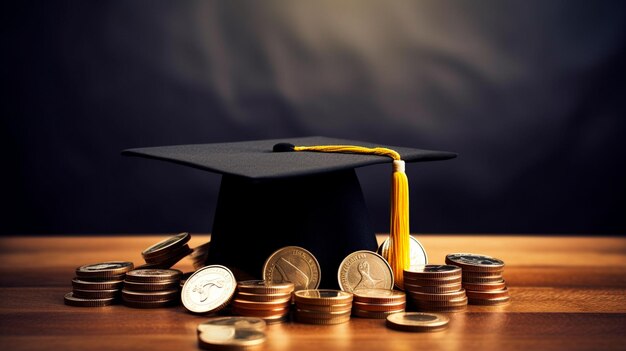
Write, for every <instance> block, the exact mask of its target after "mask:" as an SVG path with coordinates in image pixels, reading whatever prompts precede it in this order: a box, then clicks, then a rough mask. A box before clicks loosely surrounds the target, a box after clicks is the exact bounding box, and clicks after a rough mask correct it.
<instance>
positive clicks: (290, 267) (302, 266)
mask: <svg viewBox="0 0 626 351" xmlns="http://www.w3.org/2000/svg"><path fill="white" fill-rule="evenodd" d="M320 274H321V273H320V264H319V262H317V259H316V258H315V256H313V254H312V253H310V252H309V251H307V250H306V249H303V248H301V247H298V246H287V247H283V248H281V249H279V250H277V251H276V252H274V253H273V254H272V255H271V256H270V257H269V258H268V259H267V260H266V261H265V264H264V265H263V278H264V280H266V281H269V282H273V283H284V282H292V283H293V284H294V286H295V291H298V290H304V289H317V287H318V286H319V284H320V278H321V275H320Z"/></svg>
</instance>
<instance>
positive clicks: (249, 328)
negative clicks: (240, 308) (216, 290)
mask: <svg viewBox="0 0 626 351" xmlns="http://www.w3.org/2000/svg"><path fill="white" fill-rule="evenodd" d="M265 324H266V323H265V322H264V321H263V320H262V319H260V318H251V317H216V318H211V319H209V320H208V321H206V322H204V323H201V324H200V325H198V329H197V330H198V346H199V347H200V348H201V349H205V350H240V349H247V348H250V347H254V346H258V345H261V344H263V343H264V342H265V339H266V336H265Z"/></svg>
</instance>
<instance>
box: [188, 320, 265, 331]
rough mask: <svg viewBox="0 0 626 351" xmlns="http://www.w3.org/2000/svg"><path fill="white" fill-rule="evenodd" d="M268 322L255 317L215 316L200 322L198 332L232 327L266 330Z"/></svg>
mask: <svg viewBox="0 0 626 351" xmlns="http://www.w3.org/2000/svg"><path fill="white" fill-rule="evenodd" d="M266 325H267V323H265V321H264V320H263V319H261V318H255V317H215V318H211V319H209V320H208V321H206V322H202V323H200V324H198V328H197V331H198V334H199V333H203V332H204V331H208V330H209V329H212V328H216V327H217V328H220V327H224V326H226V327H232V328H235V329H250V330H259V331H263V330H265V327H266Z"/></svg>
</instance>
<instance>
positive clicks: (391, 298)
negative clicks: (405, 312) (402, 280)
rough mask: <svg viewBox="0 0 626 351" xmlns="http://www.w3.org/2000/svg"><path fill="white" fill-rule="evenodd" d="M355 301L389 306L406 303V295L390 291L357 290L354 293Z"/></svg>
mask: <svg viewBox="0 0 626 351" xmlns="http://www.w3.org/2000/svg"><path fill="white" fill-rule="evenodd" d="M353 294H354V301H355V302H356V301H359V302H366V303H374V304H387V303H391V304H392V303H400V302H406V294H405V293H404V292H402V291H397V290H389V289H357V290H355V291H353Z"/></svg>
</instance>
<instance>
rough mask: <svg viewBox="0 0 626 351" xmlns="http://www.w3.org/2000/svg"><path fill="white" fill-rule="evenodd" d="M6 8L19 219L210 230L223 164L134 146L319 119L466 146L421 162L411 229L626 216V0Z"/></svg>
mask: <svg viewBox="0 0 626 351" xmlns="http://www.w3.org/2000/svg"><path fill="white" fill-rule="evenodd" d="M5 7H7V6H5ZM5 11H6V12H5V13H4V15H3V36H2V37H3V40H2V42H3V44H2V46H3V54H2V56H3V58H2V61H3V65H2V77H3V78H2V81H3V85H4V91H5V93H4V98H3V99H2V104H1V105H2V130H3V134H4V136H3V137H2V140H1V142H2V150H3V151H4V152H3V154H4V160H3V162H2V164H3V170H2V176H1V177H2V185H3V191H2V193H3V195H2V200H3V201H2V203H3V204H2V206H3V209H2V215H3V218H2V224H1V226H0V227H1V230H2V233H3V234H17V233H28V234H54V233H69V234H71V233H150V232H154V233H162V232H178V231H192V232H208V231H210V230H211V225H212V223H213V211H214V206H215V203H216V197H217V191H218V187H219V182H220V177H219V176H217V175H213V174H209V173H206V172H202V171H199V170H194V169H188V168H185V167H180V166H176V165H172V164H168V163H163V162H157V161H150V160H141V159H134V158H124V157H122V156H120V154H119V153H120V151H121V150H122V149H125V148H131V147H143V146H157V145H171V144H186V143H212V142H226V141H242V140H253V139H263V138H280V137H292V136H306V135H325V136H331V137H340V138H347V139H357V140H366V141H371V142H376V143H381V144H389V145H399V146H413V147H418V148H430V149H439V150H448V151H455V152H458V153H459V154H460V156H459V158H458V159H456V160H452V161H445V162H434V163H424V164H412V165H410V166H408V173H409V176H410V179H411V210H412V212H411V224H412V228H411V229H412V231H413V232H417V233H538V234H549V233H554V234H561V233H597V234H618V235H623V234H624V233H626V212H625V210H626V166H625V162H624V159H625V158H624V155H623V152H624V151H625V150H626V147H625V146H626V141H625V138H626V120H625V117H626V116H625V115H626V113H625V112H626V108H625V100H626V99H625V92H626V79H625V77H626V75H625V71H626V70H625V64H624V62H626V51H625V49H626V2H624V1H572V0H567V1H558V0H552V1H505V0H497V1H496V0H494V1H309V2H305V1H219V2H218V1H184V2H183V1H41V2H32V1H20V2H12V3H11V5H9V6H8V8H5ZM387 166H388V165H387ZM358 174H359V177H360V180H361V183H362V184H361V185H362V187H363V191H364V194H365V196H366V200H367V204H368V206H369V210H370V212H371V218H372V221H373V224H374V226H375V229H376V230H377V231H378V232H387V231H388V222H387V221H388V201H389V199H388V192H389V182H388V179H389V168H388V167H386V166H385V165H383V166H375V167H369V168H368V169H362V170H359V171H358Z"/></svg>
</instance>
